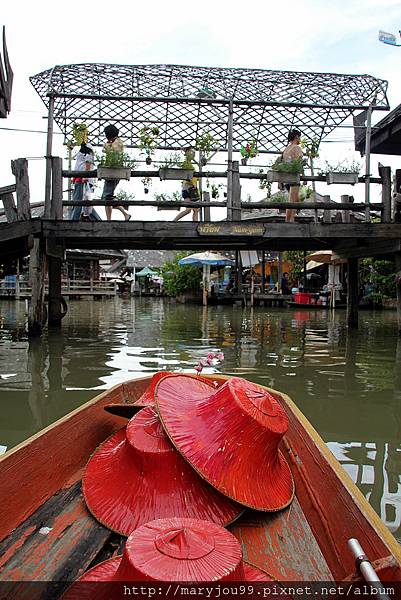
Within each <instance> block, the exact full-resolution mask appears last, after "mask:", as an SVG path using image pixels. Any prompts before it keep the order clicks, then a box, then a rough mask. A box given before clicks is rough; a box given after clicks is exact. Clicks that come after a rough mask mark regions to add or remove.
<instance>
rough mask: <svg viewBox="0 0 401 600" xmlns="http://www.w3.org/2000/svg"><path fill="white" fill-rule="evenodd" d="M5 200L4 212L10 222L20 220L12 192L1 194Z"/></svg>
mask: <svg viewBox="0 0 401 600" xmlns="http://www.w3.org/2000/svg"><path fill="white" fill-rule="evenodd" d="M1 200H2V201H3V206H4V213H5V215H6V219H7V222H8V223H15V222H16V221H18V215H17V207H16V206H15V201H14V196H13V195H12V194H11V193H8V194H3V195H2V196H1Z"/></svg>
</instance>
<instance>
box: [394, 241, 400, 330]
mask: <svg viewBox="0 0 401 600" xmlns="http://www.w3.org/2000/svg"><path fill="white" fill-rule="evenodd" d="M395 284H396V286H397V329H398V335H401V252H396V253H395Z"/></svg>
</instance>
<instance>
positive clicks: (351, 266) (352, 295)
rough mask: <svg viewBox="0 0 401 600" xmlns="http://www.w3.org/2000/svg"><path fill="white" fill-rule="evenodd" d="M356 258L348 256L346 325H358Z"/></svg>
mask: <svg viewBox="0 0 401 600" xmlns="http://www.w3.org/2000/svg"><path fill="white" fill-rule="evenodd" d="M358 295H359V280H358V259H357V258H349V259H348V265H347V325H348V327H352V328H356V327H358Z"/></svg>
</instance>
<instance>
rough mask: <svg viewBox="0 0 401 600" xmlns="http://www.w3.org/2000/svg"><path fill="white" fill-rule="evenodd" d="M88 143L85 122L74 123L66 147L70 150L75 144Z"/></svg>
mask: <svg viewBox="0 0 401 600" xmlns="http://www.w3.org/2000/svg"><path fill="white" fill-rule="evenodd" d="M87 143H88V127H87V125H86V123H74V124H73V126H72V134H71V137H70V139H69V140H67V144H66V145H67V148H69V149H70V150H72V149H73V148H74V147H75V146H80V145H81V144H87Z"/></svg>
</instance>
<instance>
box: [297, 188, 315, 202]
mask: <svg viewBox="0 0 401 600" xmlns="http://www.w3.org/2000/svg"><path fill="white" fill-rule="evenodd" d="M312 195H313V189H312V188H311V187H309V186H308V185H301V187H300V188H299V199H300V200H301V201H303V200H308V199H309V198H311V197H312Z"/></svg>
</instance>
